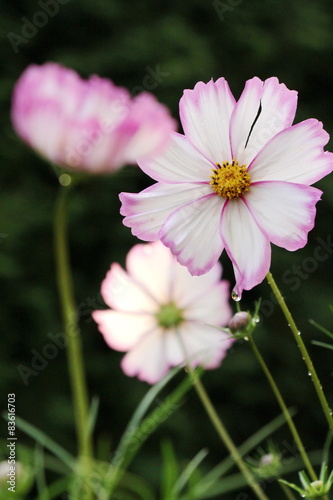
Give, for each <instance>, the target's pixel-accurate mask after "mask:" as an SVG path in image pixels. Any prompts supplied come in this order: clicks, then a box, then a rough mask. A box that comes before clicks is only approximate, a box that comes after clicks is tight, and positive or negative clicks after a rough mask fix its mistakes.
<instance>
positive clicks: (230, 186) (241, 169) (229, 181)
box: [209, 160, 251, 200]
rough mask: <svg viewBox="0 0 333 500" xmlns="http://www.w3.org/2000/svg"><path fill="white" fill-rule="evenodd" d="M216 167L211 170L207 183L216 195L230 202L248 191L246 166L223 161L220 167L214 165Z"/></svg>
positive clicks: (249, 181) (234, 161) (248, 180)
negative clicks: (211, 173) (209, 179)
mask: <svg viewBox="0 0 333 500" xmlns="http://www.w3.org/2000/svg"><path fill="white" fill-rule="evenodd" d="M216 167H217V168H213V169H212V172H213V175H211V176H210V178H211V179H212V180H211V181H210V183H209V184H210V185H211V186H212V188H213V191H214V192H215V193H216V194H218V195H219V196H222V197H223V198H228V199H229V200H232V199H233V198H239V197H240V196H242V195H243V194H244V193H246V192H247V191H248V190H249V186H250V184H251V177H250V174H249V173H248V171H247V169H246V165H239V164H238V161H236V160H232V162H231V163H229V162H228V161H225V162H223V163H222V165H220V164H219V163H216Z"/></svg>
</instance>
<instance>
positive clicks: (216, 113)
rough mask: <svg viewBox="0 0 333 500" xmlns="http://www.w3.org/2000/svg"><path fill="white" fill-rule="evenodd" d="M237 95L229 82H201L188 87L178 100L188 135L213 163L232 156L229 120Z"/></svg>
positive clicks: (219, 80) (226, 159) (222, 79)
mask: <svg viewBox="0 0 333 500" xmlns="http://www.w3.org/2000/svg"><path fill="white" fill-rule="evenodd" d="M234 106H235V99H234V97H233V95H232V93H231V91H230V88H229V85H228V82H227V81H226V80H225V79H224V78H219V79H218V80H217V81H216V82H214V81H213V80H211V81H210V82H208V83H203V82H198V83H197V84H196V85H195V87H194V89H193V90H185V91H184V94H183V97H182V98H181V99H180V102H179V114H180V120H181V122H182V126H183V129H184V133H185V136H186V137H187V139H188V140H189V141H190V142H191V143H192V145H193V146H194V147H195V148H196V149H197V150H198V151H200V153H202V154H203V155H204V156H206V158H208V159H209V160H210V161H212V162H213V163H221V162H223V161H230V160H231V151H230V141H229V121H230V116H231V114H232V111H233V109H234Z"/></svg>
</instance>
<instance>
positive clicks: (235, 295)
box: [231, 290, 242, 302]
mask: <svg viewBox="0 0 333 500" xmlns="http://www.w3.org/2000/svg"><path fill="white" fill-rule="evenodd" d="M231 298H232V299H233V300H234V301H235V302H239V301H240V299H241V298H242V296H241V295H238V293H236V292H235V290H233V291H232V292H231Z"/></svg>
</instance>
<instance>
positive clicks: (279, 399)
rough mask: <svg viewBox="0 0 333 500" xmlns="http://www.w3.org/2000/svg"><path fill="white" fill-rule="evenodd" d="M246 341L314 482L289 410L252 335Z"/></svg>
mask: <svg viewBox="0 0 333 500" xmlns="http://www.w3.org/2000/svg"><path fill="white" fill-rule="evenodd" d="M248 339H249V342H250V344H251V347H252V350H253V352H254V354H255V356H256V358H257V360H258V362H259V364H260V366H261V368H262V370H263V372H264V374H265V375H266V378H267V380H268V383H269V385H270V386H271V389H272V391H273V393H274V396H275V397H276V399H277V402H278V403H279V405H280V408H281V410H282V412H283V415H284V417H285V419H286V422H287V424H288V426H289V429H290V432H291V434H292V436H293V438H294V440H295V443H296V446H297V448H298V450H299V453H300V455H301V457H302V460H303V463H304V465H305V467H306V469H307V471H308V473H309V475H310V476H311V479H312V480H313V481H316V480H317V479H318V478H317V476H316V473H315V471H314V469H313V467H312V464H311V462H310V460H309V457H308V455H307V453H306V451H305V448H304V445H303V443H302V440H301V437H300V435H299V433H298V431H297V429H296V427H295V424H294V422H293V419H292V417H291V415H290V412H289V410H288V408H287V406H286V404H285V402H284V399H283V397H282V395H281V392H280V390H279V388H278V386H277V385H276V383H275V380H274V378H273V376H272V374H271V372H270V371H269V368H268V366H267V364H266V362H265V360H264V358H263V357H262V355H261V354H260V352H259V349H258V348H257V346H256V344H255V342H254V339H253V337H252V335H249V337H248Z"/></svg>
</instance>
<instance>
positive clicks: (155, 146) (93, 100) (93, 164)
mask: <svg viewBox="0 0 333 500" xmlns="http://www.w3.org/2000/svg"><path fill="white" fill-rule="evenodd" d="M12 122H13V126H14V129H15V130H16V132H17V134H18V135H19V136H20V137H21V138H22V139H23V140H24V141H25V142H27V143H28V144H29V146H31V147H32V148H34V149H35V150H36V151H38V153H40V154H41V155H42V156H44V157H46V158H47V159H48V160H49V161H51V162H54V163H57V164H60V165H62V166H64V167H66V168H72V169H74V170H85V171H88V172H90V173H101V172H110V171H113V170H116V169H118V168H120V167H122V166H124V165H125V164H128V163H136V161H137V160H138V159H143V158H145V157H147V156H149V155H151V154H156V153H159V152H161V151H162V150H163V149H164V148H165V146H166V145H167V144H168V141H169V139H170V133H171V131H172V130H175V127H176V124H175V121H174V120H173V119H172V118H171V116H170V114H169V112H168V110H167V108H166V107H165V106H164V105H162V104H160V103H159V102H157V100H156V99H155V97H154V96H153V95H151V94H150V93H148V92H145V93H142V94H140V95H138V96H137V97H135V98H133V99H132V98H131V97H130V94H129V92H128V91H127V90H126V89H124V88H121V87H117V86H115V85H114V84H113V83H112V82H111V81H109V80H107V79H105V78H100V77H98V76H91V77H90V78H89V80H82V79H81V78H80V77H79V75H78V74H77V73H76V72H75V71H73V70H71V69H67V68H64V67H63V66H60V65H59V64H56V63H46V64H44V65H42V66H37V65H31V66H29V67H28V68H27V69H26V70H25V71H24V72H23V74H22V75H21V77H20V78H19V80H18V82H17V84H16V86H15V89H14V93H13V103H12Z"/></svg>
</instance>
